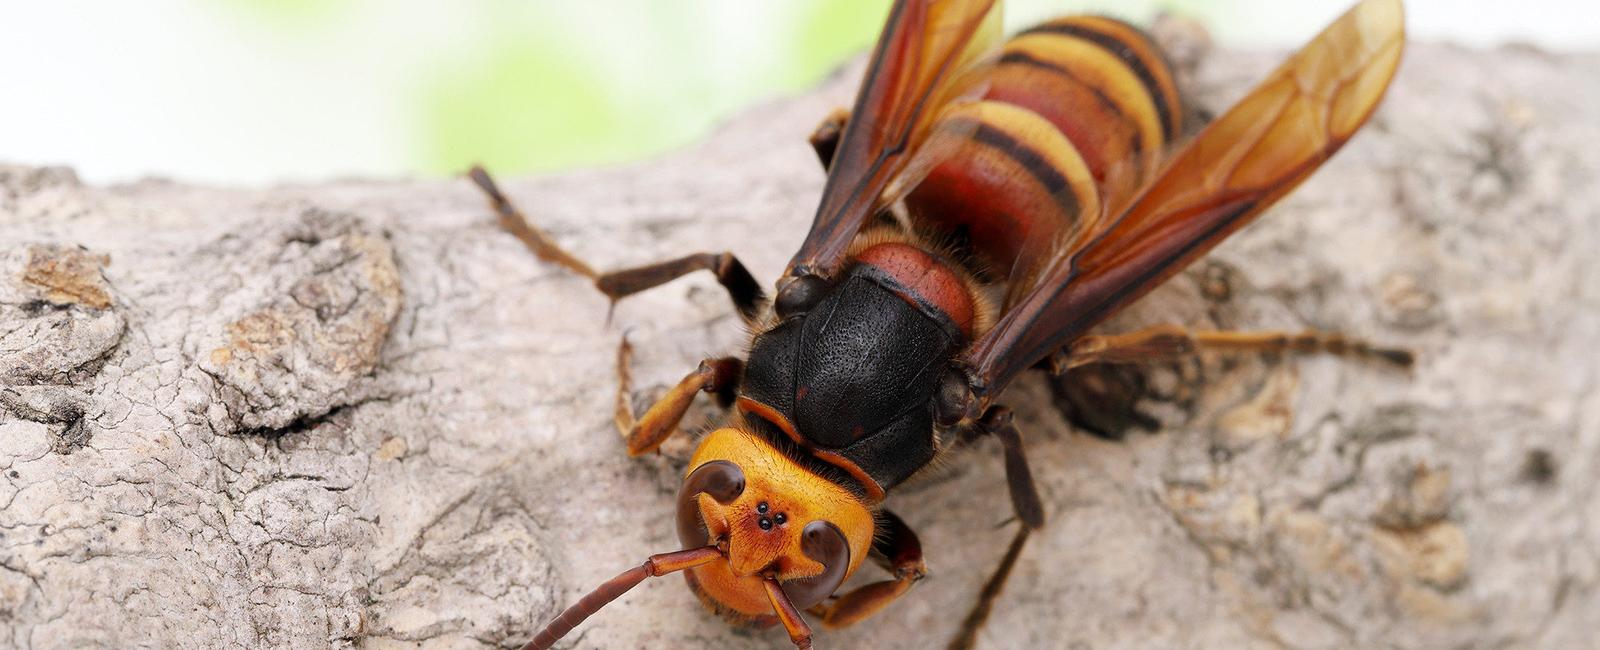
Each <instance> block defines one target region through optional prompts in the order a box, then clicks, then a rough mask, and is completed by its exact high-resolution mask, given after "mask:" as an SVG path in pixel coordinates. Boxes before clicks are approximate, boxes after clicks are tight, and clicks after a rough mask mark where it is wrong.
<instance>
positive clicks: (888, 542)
mask: <svg viewBox="0 0 1600 650" xmlns="http://www.w3.org/2000/svg"><path fill="white" fill-rule="evenodd" d="M880 519H881V520H882V522H883V526H882V527H881V528H880V529H879V530H878V531H877V534H876V535H874V536H873V538H872V550H873V551H876V552H875V553H874V554H873V556H872V559H873V560H876V561H877V562H878V564H879V566H882V567H883V568H884V570H886V571H888V572H889V573H890V574H892V575H893V576H894V577H893V578H892V579H890V580H883V581H880V582H874V583H872V584H869V585H865V586H862V587H857V588H855V589H853V590H851V591H850V592H848V593H845V594H844V595H841V596H839V597H838V598H836V599H834V600H833V602H830V603H827V604H825V605H817V606H816V607H813V608H811V613H812V614H814V615H816V616H818V617H820V618H821V619H822V626H823V627H826V628H829V629H833V628H840V627H845V626H847V625H854V624H856V623H859V622H861V621H862V620H863V619H866V618H867V617H869V616H872V615H873V614H876V613H878V612H879V611H881V610H882V609H883V608H884V607H887V606H888V605H889V603H892V602H894V601H895V599H897V598H899V597H900V596H902V595H904V594H905V593H906V592H907V591H910V590H911V585H914V584H916V583H917V581H918V580H921V579H922V578H923V576H926V575H928V566H927V565H926V564H923V562H922V541H921V540H918V539H917V534H916V533H915V532H913V531H912V530H911V528H910V527H909V526H906V522H905V521H903V520H901V519H900V517H898V516H896V515H895V514H894V513H892V512H889V511H888V510H884V511H882V512H881V513H880ZM880 555H881V556H882V557H879V556H880Z"/></svg>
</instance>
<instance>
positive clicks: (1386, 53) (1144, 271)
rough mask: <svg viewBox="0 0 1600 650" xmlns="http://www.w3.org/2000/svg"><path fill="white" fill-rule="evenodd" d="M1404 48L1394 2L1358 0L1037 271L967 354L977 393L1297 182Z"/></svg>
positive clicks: (1150, 284) (1358, 119)
mask: <svg viewBox="0 0 1600 650" xmlns="http://www.w3.org/2000/svg"><path fill="white" fill-rule="evenodd" d="M1404 41H1405V37H1404V16H1403V11H1402V8H1401V2H1400V0H1365V1H1364V2H1361V3H1360V4H1358V5H1356V6H1355V7H1354V8H1352V9H1351V10H1350V11H1349V12H1347V13H1346V14H1345V15H1344V16H1342V17H1340V18H1339V19H1338V20H1336V21H1335V22H1334V23H1333V24H1332V25H1329V26H1328V28H1327V29H1326V30H1324V31H1323V32H1322V33H1321V34H1320V35H1318V36H1317V37H1316V39H1314V40H1312V41H1311V42H1310V43H1309V44H1307V45H1306V46H1305V47H1304V48H1302V49H1301V50H1300V51H1299V52H1297V53H1296V54H1295V55H1294V56H1292V57H1291V58H1290V59H1289V60H1288V61H1286V62H1285V63H1284V64H1283V65H1282V66H1280V67H1279V68H1278V69H1277V70H1276V71H1274V72H1273V73H1272V75H1271V76H1269V77H1268V78H1267V79H1266V81H1264V82H1262V83H1261V84H1260V85H1258V86H1257V87H1256V88H1255V89H1254V90H1252V91H1251V92H1250V94H1248V95H1246V96H1245V98H1244V99H1242V100H1240V101H1239V102H1238V103H1237V104H1235V105H1234V106H1233V108H1231V109H1229V110H1228V112H1227V113H1226V114H1224V115H1222V116H1221V117H1220V118H1218V119H1217V120H1216V121H1215V122H1213V123H1212V124H1211V125H1210V126H1208V127H1206V129H1205V130H1203V131H1202V132H1201V133H1200V134H1199V135H1197V136H1196V137H1195V139H1194V140H1192V141H1190V143H1189V144H1188V145H1187V146H1185V147H1184V148H1183V149H1181V150H1179V151H1178V152H1177V153H1176V155H1174V156H1173V157H1172V158H1171V159H1170V160H1169V161H1168V162H1167V163H1166V164H1165V165H1164V166H1163V167H1162V169H1161V171H1160V173H1158V174H1157V175H1156V176H1155V178H1154V180H1153V181H1152V182H1151V183H1150V184H1149V185H1147V186H1146V187H1145V188H1144V189H1143V190H1141V191H1140V193H1139V194H1138V195H1137V198H1135V199H1134V200H1133V202H1131V203H1130V204H1129V206H1128V207H1127V209H1126V210H1125V211H1124V212H1123V213H1122V214H1121V215H1120V216H1118V217H1116V218H1115V219H1113V220H1111V221H1110V222H1108V225H1107V226H1105V228H1104V230H1102V231H1101V232H1100V233H1099V234H1098V235H1096V236H1095V237H1093V238H1092V239H1090V240H1088V242H1087V243H1086V244H1085V245H1084V246H1083V247H1082V248H1081V250H1078V251H1076V252H1072V251H1069V252H1067V253H1064V254H1062V255H1060V256H1058V257H1057V258H1056V259H1055V260H1054V261H1053V262H1052V263H1051V264H1050V265H1049V267H1048V269H1049V270H1048V271H1046V272H1045V273H1042V274H1040V276H1039V278H1038V279H1037V280H1036V281H1035V282H1034V284H1033V286H1032V288H1031V289H1029V291H1028V292H1027V293H1026V295H1025V297H1024V298H1023V299H1022V300H1021V301H1019V302H1018V303H1017V304H1016V305H1015V306H1014V307H1013V308H1012V309H1011V310H1009V311H1008V312H1007V313H1006V314H1005V315H1004V316H1003V317H1002V318H1001V320H1000V322H999V323H998V324H997V325H996V327H995V328H994V329H993V330H991V331H990V332H989V333H988V334H987V335H985V336H984V337H983V338H982V339H980V340H979V341H978V342H977V343H976V344H975V345H974V346H973V347H972V349H971V350H970V351H969V352H968V358H967V361H968V363H969V364H970V367H971V368H972V370H973V373H974V380H975V382H976V383H977V385H978V386H979V387H980V388H983V389H986V390H988V391H989V392H991V394H993V393H997V392H998V391H999V390H1001V389H1003V388H1004V386H1005V385H1006V384H1007V383H1009V381H1010V379H1011V378H1012V377H1014V376H1016V374H1018V373H1020V372H1021V371H1022V370H1025V369H1027V368H1028V367H1030V366H1032V365H1033V364H1035V363H1037V362H1038V361H1040V360H1041V359H1044V358H1045V357H1046V356H1048V355H1050V354H1051V353H1052V352H1054V351H1055V350H1056V349H1057V348H1059V347H1061V346H1063V345H1065V344H1066V343H1069V342H1070V341H1071V340H1072V339H1074V338H1076V337H1078V336H1079V335H1081V334H1083V333H1084V331H1085V330H1087V329H1089V328H1090V327H1093V326H1094V325H1095V324H1097V323H1099V322H1100V321H1102V320H1104V319H1105V318H1106V317H1108V316H1110V315H1111V314H1112V313H1114V312H1115V311H1116V310H1117V309H1119V308H1121V307H1122V306H1123V305H1126V304H1127V303H1128V302H1130V301H1132V300H1134V299H1135V298H1138V297H1139V296H1141V295H1144V294H1145V293H1146V292H1148V291H1149V290H1150V289H1152V288H1154V287H1155V286H1156V285H1158V284H1160V283H1161V282H1162V281H1163V280H1165V279H1167V278H1168V277H1170V276H1172V275H1173V274H1174V273H1177V272H1178V271H1179V270H1181V269H1182V268H1183V267H1184V266H1186V265H1188V264H1189V263H1190V262H1192V261H1194V260H1195V259H1196V258H1197V257H1199V256H1200V255H1202V254H1204V253H1205V252H1206V251H1208V250H1210V249H1211V248H1212V247H1213V246H1215V245H1216V244H1217V243H1218V242H1220V241H1222V239H1223V238H1225V237H1227V236H1228V235H1229V234H1231V233H1233V232H1234V231H1235V230H1238V229H1239V228H1240V227H1242V226H1244V225H1245V224H1247V223H1249V222H1250V221H1251V220H1252V219H1253V218H1254V217H1255V216H1256V215H1258V214H1260V213H1261V211H1262V210H1264V209H1266V208H1267V207H1268V206H1270V205H1272V204H1273V203H1274V202H1276V201H1277V200H1278V199H1279V198H1282V197H1283V195H1285V194H1286V193H1288V192H1289V191H1290V190H1292V189H1294V187H1295V186H1297V185H1299V184H1300V182H1301V181H1304V180H1305V179H1306V177H1308V176H1310V174H1311V173H1312V172H1313V171H1315V170H1316V169H1317V167H1318V166H1320V165H1321V164H1322V163H1323V162H1324V161H1326V160H1327V159H1328V157H1329V156H1331V155H1333V153H1334V152H1335V151H1338V149H1339V148H1340V147H1341V146H1343V145H1344V143H1345V141H1346V140H1348V139H1349V138H1350V136H1351V135H1353V134H1354V133H1355V131H1356V129H1358V128H1360V127H1361V125H1362V124H1363V123H1365V122H1366V120H1367V118H1368V117H1370V116H1371V114H1372V111H1373V110H1374V108H1375V107H1376V106H1377V104H1378V100H1379V99H1381V98H1382V97H1383V93H1384V90H1385V89H1387V88H1388V85H1389V81H1390V79H1392V78H1393V77H1394V73H1395V69H1396V67H1397V66H1398V65H1399V62H1400V52H1401V49H1402V48H1403V45H1404Z"/></svg>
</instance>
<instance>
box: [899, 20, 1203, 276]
mask: <svg viewBox="0 0 1600 650" xmlns="http://www.w3.org/2000/svg"><path fill="white" fill-rule="evenodd" d="M964 83H970V84H981V85H984V86H985V87H986V89H985V90H984V92H983V94H982V95H981V97H982V100H981V101H978V102H976V103H973V104H966V105H959V106H957V107H955V108H953V109H952V110H951V111H950V112H948V113H947V114H945V115H944V116H941V118H940V120H939V122H938V123H936V124H935V125H934V127H933V131H932V134H931V135H930V139H929V141H928V142H927V143H926V144H925V145H924V149H925V150H927V151H932V152H936V154H935V155H937V156H938V157H939V158H940V159H941V160H942V162H940V163H938V164H936V165H935V166H934V167H933V168H932V169H931V170H929V172H928V175H927V177H926V178H925V179H924V180H923V181H922V183H921V184H920V185H918V186H917V188H916V189H915V190H914V191H913V192H912V193H911V194H910V195H909V196H908V197H907V199H906V200H907V205H908V206H909V207H910V208H911V212H912V214H913V215H914V216H915V218H916V219H917V221H918V222H919V225H921V226H923V227H927V228H929V229H931V230H933V231H935V232H943V233H948V234H953V235H956V236H957V237H958V238H960V239H961V240H962V241H964V242H967V243H970V245H971V246H972V248H973V249H974V251H975V252H976V253H977V254H978V255H979V257H980V258H982V259H983V261H984V262H985V263H986V264H987V265H988V267H989V270H990V271H992V272H993V273H995V274H996V275H998V276H1000V277H1002V278H1004V277H1008V276H1009V277H1012V278H1017V277H1020V276H1019V272H1020V273H1021V274H1026V273H1028V272H1030V271H1031V268H1030V267H1032V266H1033V265H1034V264H1037V263H1039V262H1042V261H1043V258H1045V257H1047V253H1048V251H1050V250H1054V249H1057V248H1058V247H1059V246H1061V245H1063V243H1065V242H1063V240H1067V242H1070V240H1072V239H1073V238H1075V237H1076V236H1079V235H1081V234H1083V233H1084V232H1086V231H1087V227H1088V225H1089V224H1090V223H1091V222H1092V220H1094V219H1096V218H1098V217H1099V216H1100V215H1101V214H1103V213H1104V212H1106V211H1107V210H1113V209H1116V208H1117V207H1119V206H1120V205H1121V203H1122V202H1123V201H1125V200H1126V199H1127V198H1128V196H1129V194H1130V193H1131V192H1132V191H1133V190H1134V189H1135V188H1136V187H1137V186H1138V184H1139V183H1140V182H1141V181H1143V180H1144V178H1145V177H1146V176H1148V175H1149V174H1150V173H1151V172H1153V171H1154V168H1155V166H1156V165H1157V164H1158V163H1159V158H1160V154H1161V152H1162V151H1163V150H1164V149H1165V148H1166V146H1167V144H1168V143H1170V142H1171V141H1172V140H1173V138H1175V137H1177V136H1178V134H1179V131H1180V128H1181V124H1182V119H1181V118H1182V114H1183V110H1182V106H1181V105H1180V103H1179V97H1178V91H1177V86H1176V84H1175V83H1174V80H1173V75H1172V71H1171V70H1170V69H1169V67H1168V65H1167V63H1166V60H1165V58H1164V57H1163V56H1162V55H1161V53H1160V52H1159V51H1158V50H1157V49H1156V48H1155V46H1154V44H1153V43H1151V41H1150V40H1149V38H1147V37H1146V36H1145V35H1144V34H1143V33H1142V32H1140V31H1139V30H1138V29H1136V28H1134V27H1132V26H1129V25H1127V24H1126V23H1123V22H1120V21H1117V20H1113V19H1109V18H1101V17H1094V16H1076V17H1070V18H1062V19H1058V20H1055V21H1051V22H1048V23H1045V24H1043V25H1040V26H1038V27H1035V28H1033V29H1030V30H1028V31H1025V32H1022V33H1021V34H1018V35H1017V36H1016V37H1014V38H1012V39H1011V40H1010V41H1009V42H1007V43H1006V44H1005V46H1004V47H1003V48H1002V50H1001V52H1000V55H999V58H998V60H997V61H996V62H995V63H994V64H992V65H990V66H986V67H983V68H980V69H979V70H978V71H977V72H976V73H975V74H974V76H973V77H972V78H971V79H969V80H967V81H965V82H964ZM1069 245H1070V244H1069Z"/></svg>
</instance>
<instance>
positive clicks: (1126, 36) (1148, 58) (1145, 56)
mask: <svg viewBox="0 0 1600 650" xmlns="http://www.w3.org/2000/svg"><path fill="white" fill-rule="evenodd" d="M1060 22H1063V23H1068V24H1075V25H1082V26H1083V27H1084V28H1086V29H1091V30H1094V31H1097V32H1100V33H1102V34H1106V35H1107V36H1111V37H1112V38H1115V39H1116V40H1117V42H1119V43H1122V44H1123V46H1125V47H1127V48H1128V51H1130V52H1132V53H1133V55H1134V56H1136V57H1138V59H1139V60H1140V61H1141V62H1143V63H1144V67H1145V69H1146V70H1149V71H1150V76H1151V77H1153V78H1154V79H1155V81H1156V84H1157V86H1158V87H1156V88H1151V89H1150V91H1151V92H1155V93H1160V94H1161V96H1162V97H1163V98H1165V101H1166V105H1167V113H1168V115H1167V117H1168V119H1169V120H1170V122H1171V123H1170V125H1169V130H1168V133H1172V134H1178V133H1181V132H1182V130H1183V105H1182V100H1181V98H1180V97H1179V94H1178V82H1177V80H1176V79H1175V78H1174V77H1173V75H1172V68H1171V67H1170V66H1169V65H1168V63H1167V58H1166V57H1165V56H1164V55H1163V54H1162V52H1161V50H1160V48H1158V47H1157V46H1156V44H1155V43H1154V42H1152V41H1151V40H1150V37H1149V35H1148V34H1146V33H1145V32H1144V31H1142V30H1140V29H1139V28H1137V27H1134V26H1133V25H1129V24H1128V23H1125V22H1122V21H1120V20H1117V19H1115V18H1106V17H1104V16H1072V17H1069V18H1066V19H1065V20H1062V21H1060Z"/></svg>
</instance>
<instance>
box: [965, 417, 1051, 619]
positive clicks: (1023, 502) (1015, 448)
mask: <svg viewBox="0 0 1600 650" xmlns="http://www.w3.org/2000/svg"><path fill="white" fill-rule="evenodd" d="M977 427H978V430H979V432H980V433H987V434H990V435H993V436H996V437H998V438H999V439H1000V446H1001V447H1003V448H1004V449H1005V455H1006V483H1007V485H1008V486H1009V487H1010V489H1011V506H1012V508H1014V509H1015V510H1016V512H1017V519H1019V520H1021V523H1022V525H1021V526H1019V527H1018V529H1017V536H1016V537H1015V538H1013V539H1012V540H1011V546H1010V547H1009V548H1007V549H1006V554H1005V556H1004V557H1002V558H1001V559H1000V565H999V566H997V567H995V570H994V573H993V574H992V575H990V576H989V581H988V582H986V583H984V585H983V590H982V591H979V592H978V602H977V603H975V604H974V605H973V606H972V611H971V612H970V613H968V614H967V618H966V620H964V621H962V622H961V631H960V632H958V633H957V634H956V638H954V639H952V640H951V641H950V645H949V648H950V650H966V649H968V648H971V647H973V644H975V643H977V640H978V631H979V630H981V629H983V624H984V623H985V622H986V621H988V620H989V612H990V611H991V610H993V609H994V601H995V599H997V598H999V597H1000V592H1001V590H1003V589H1005V586H1006V579H1007V578H1010V577H1011V569H1012V568H1013V567H1015V566H1016V564H1017V557H1018V556H1019V555H1021V554H1022V545H1023V544H1024V543H1026V542H1027V541H1028V534H1029V533H1031V532H1033V531H1034V530H1037V529H1039V528H1040V527H1041V526H1043V525H1044V505H1043V503H1042V501H1041V500H1040V499H1039V490H1038V488H1037V487H1035V486H1034V484H1033V472H1031V471H1030V470H1029V469H1028V459H1027V457H1026V456H1025V455H1024V454H1023V449H1022V436H1021V434H1020V433H1018V431H1017V425H1016V423H1015V422H1013V421H1012V416H1011V409H1009V408H1006V407H1004V406H995V407H992V408H990V409H989V410H988V411H987V412H985V413H984V414H983V417H982V418H981V419H979V420H978V423H977Z"/></svg>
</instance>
